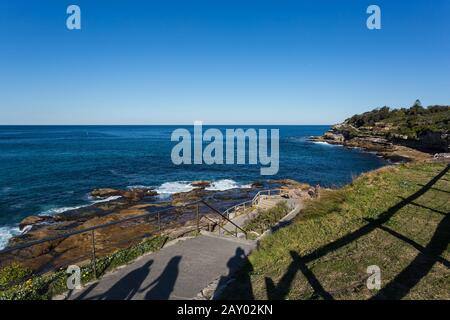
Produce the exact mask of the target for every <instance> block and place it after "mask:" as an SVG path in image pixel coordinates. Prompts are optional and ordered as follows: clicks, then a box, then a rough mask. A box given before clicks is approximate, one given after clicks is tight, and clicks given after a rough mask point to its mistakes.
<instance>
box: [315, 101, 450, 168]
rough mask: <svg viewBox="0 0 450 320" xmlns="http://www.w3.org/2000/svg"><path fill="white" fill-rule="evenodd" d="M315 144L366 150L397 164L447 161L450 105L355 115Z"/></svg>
mask: <svg viewBox="0 0 450 320" xmlns="http://www.w3.org/2000/svg"><path fill="white" fill-rule="evenodd" d="M311 140H313V141H321V142H327V143H331V144H341V145H344V146H347V147H357V148H363V149H366V150H368V151H373V152H376V153H378V154H379V155H381V156H382V157H384V158H387V159H392V160H394V161H413V160H424V159H427V158H430V155H433V156H437V157H443V158H446V157H447V156H446V155H445V154H444V153H448V152H449V149H450V106H429V107H427V108H424V107H422V105H421V103H420V101H419V100H417V101H416V102H415V103H414V105H413V106H412V107H411V108H400V109H391V108H389V107H382V108H378V109H374V110H372V111H369V112H365V113H363V114H357V115H354V116H352V117H350V118H348V119H346V120H345V121H344V122H342V123H339V124H336V125H334V126H333V127H332V128H331V130H329V131H328V132H326V133H325V134H324V135H323V136H320V137H312V138H311Z"/></svg>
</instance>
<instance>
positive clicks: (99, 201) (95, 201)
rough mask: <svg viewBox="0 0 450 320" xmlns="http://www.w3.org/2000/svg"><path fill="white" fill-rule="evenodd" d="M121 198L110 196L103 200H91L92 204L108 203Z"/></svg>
mask: <svg viewBox="0 0 450 320" xmlns="http://www.w3.org/2000/svg"><path fill="white" fill-rule="evenodd" d="M120 198H122V196H111V197H108V198H105V199H99V200H92V203H102V202H109V201H113V200H117V199H120Z"/></svg>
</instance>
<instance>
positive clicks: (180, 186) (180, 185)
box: [155, 179, 251, 197]
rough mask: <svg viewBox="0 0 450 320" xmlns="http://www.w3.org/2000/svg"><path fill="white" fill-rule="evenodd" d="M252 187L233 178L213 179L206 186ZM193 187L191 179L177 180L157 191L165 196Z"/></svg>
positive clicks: (186, 190) (214, 187) (215, 187)
mask: <svg viewBox="0 0 450 320" xmlns="http://www.w3.org/2000/svg"><path fill="white" fill-rule="evenodd" d="M250 187H251V185H249V184H245V185H241V184H238V183H237V182H236V181H234V180H231V179H222V180H217V181H213V182H212V183H211V185H210V186H209V187H207V188H205V190H210V191H224V190H229V189H234V188H250ZM193 189H195V187H194V186H193V185H192V183H191V182H189V181H175V182H165V183H163V184H162V185H161V186H160V187H158V188H156V189H155V191H157V192H158V194H160V195H161V196H163V197H164V196H167V195H171V194H174V193H180V192H189V191H191V190H193Z"/></svg>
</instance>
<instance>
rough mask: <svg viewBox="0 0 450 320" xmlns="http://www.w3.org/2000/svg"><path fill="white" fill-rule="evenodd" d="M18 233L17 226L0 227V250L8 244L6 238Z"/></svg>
mask: <svg viewBox="0 0 450 320" xmlns="http://www.w3.org/2000/svg"><path fill="white" fill-rule="evenodd" d="M19 234H20V230H19V228H18V227H11V226H3V227H0V250H1V249H4V248H5V247H6V245H7V244H8V240H9V239H10V238H12V237H14V236H17V235H19Z"/></svg>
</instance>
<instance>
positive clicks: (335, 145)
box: [313, 141, 342, 147]
mask: <svg viewBox="0 0 450 320" xmlns="http://www.w3.org/2000/svg"><path fill="white" fill-rule="evenodd" d="M313 143H315V144H320V145H322V146H330V147H342V145H340V144H332V143H328V142H325V141H313Z"/></svg>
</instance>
